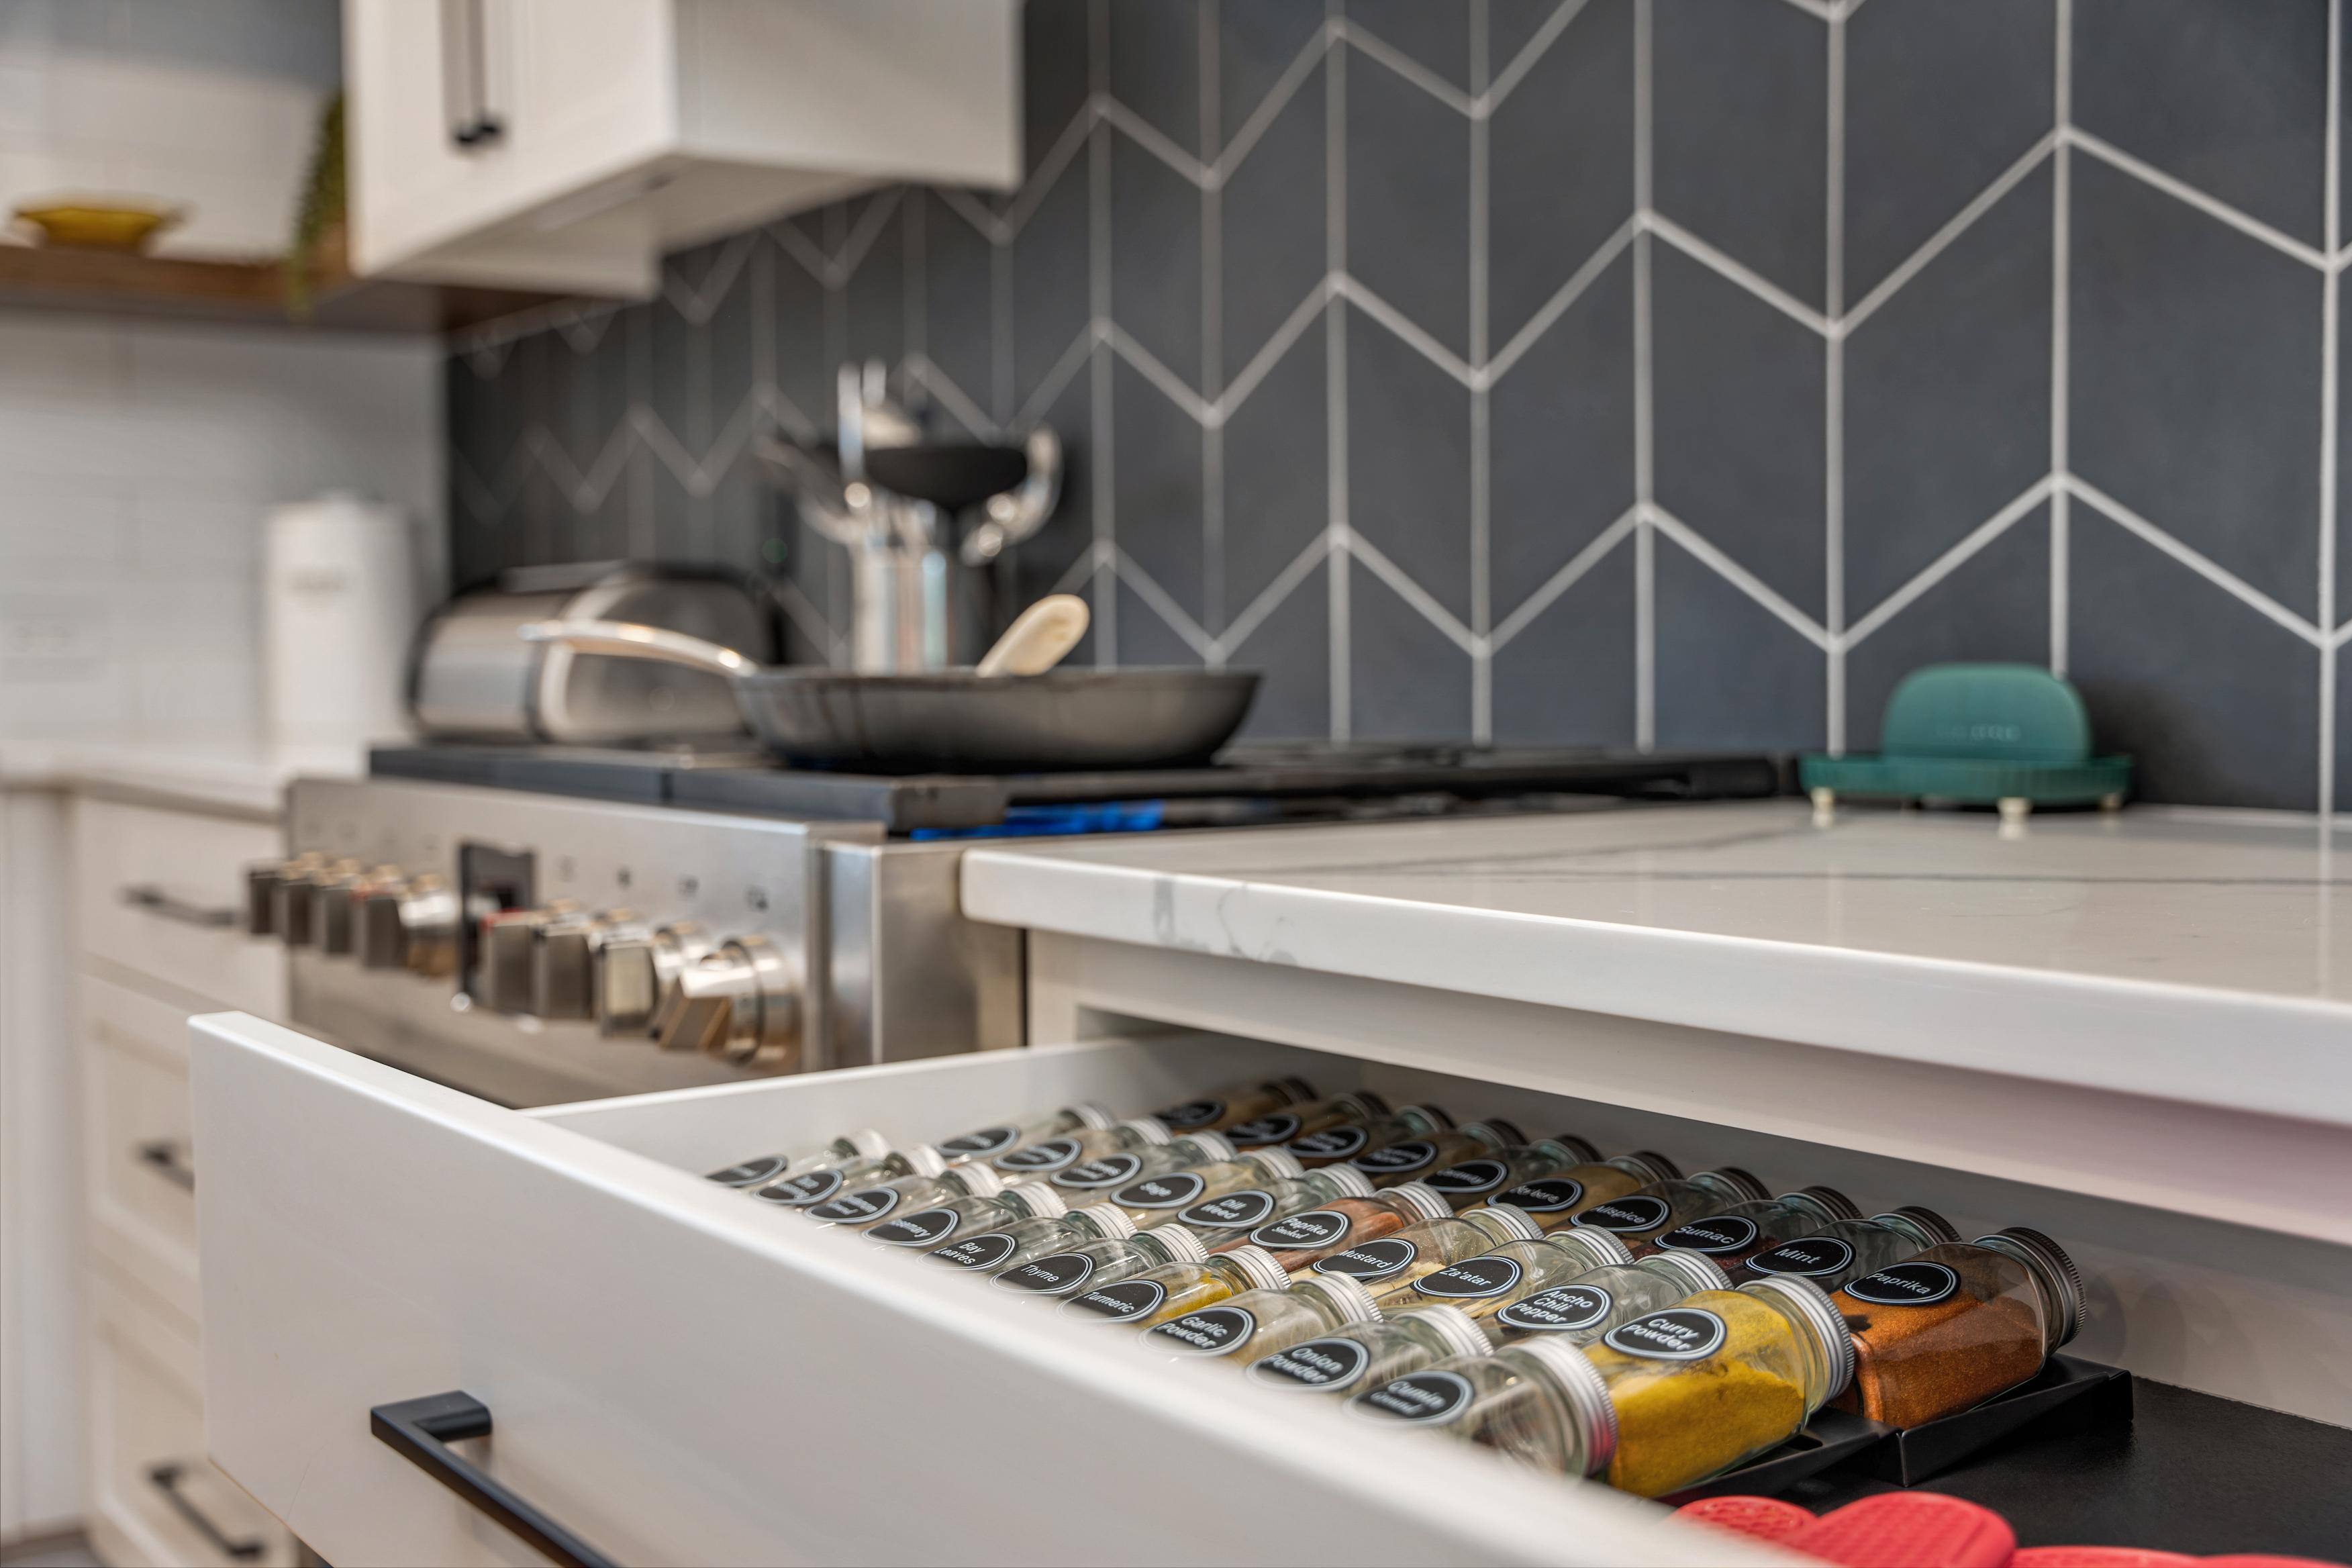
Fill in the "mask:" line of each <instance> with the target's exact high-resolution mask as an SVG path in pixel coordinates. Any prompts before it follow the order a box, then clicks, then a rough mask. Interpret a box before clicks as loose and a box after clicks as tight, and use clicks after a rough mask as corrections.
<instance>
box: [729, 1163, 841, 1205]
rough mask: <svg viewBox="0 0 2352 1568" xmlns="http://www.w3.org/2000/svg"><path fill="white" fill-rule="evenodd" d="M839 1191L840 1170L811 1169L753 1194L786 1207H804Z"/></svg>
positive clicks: (822, 1200)
mask: <svg viewBox="0 0 2352 1568" xmlns="http://www.w3.org/2000/svg"><path fill="white" fill-rule="evenodd" d="M839 1191H841V1173H840V1172H839V1171H810V1172H808V1173H805V1174H803V1175H798V1176H793V1177H791V1178H789V1179H788V1180H785V1181H781V1182H775V1183H772V1184H769V1185H767V1186H764V1187H761V1189H760V1190H759V1191H758V1192H756V1193H753V1194H751V1195H752V1196H753V1197H755V1198H764V1199H766V1200H767V1201H768V1202H770V1203H772V1204H782V1205H784V1206H785V1207H786V1208H795V1209H804V1208H807V1207H808V1206H809V1205H812V1204H821V1203H823V1202H824V1200H825V1199H827V1198H829V1197H831V1196H833V1194H835V1193H837V1192H839Z"/></svg>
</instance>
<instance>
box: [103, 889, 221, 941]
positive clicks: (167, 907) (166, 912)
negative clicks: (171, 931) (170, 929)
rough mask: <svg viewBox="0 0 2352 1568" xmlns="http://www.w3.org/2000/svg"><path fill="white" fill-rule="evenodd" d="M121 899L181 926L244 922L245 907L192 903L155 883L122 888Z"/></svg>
mask: <svg viewBox="0 0 2352 1568" xmlns="http://www.w3.org/2000/svg"><path fill="white" fill-rule="evenodd" d="M122 901H123V902H124V903H126V904H129V905H130V906H131V908H133V909H139V910H146V911H147V912H148V913H149V914H151V915H161V916H163V918H164V919H165V920H167V921H179V922H180V923H181V924H182V925H192V926H204V927H205V928H206V929H208V930H214V931H219V930H225V929H226V928H227V927H229V926H233V925H241V924H243V923H244V921H245V911H244V910H233V909H214V908H211V907H209V906H207V905H205V904H192V903H188V902H187V901H185V900H181V899H175V898H173V897H172V895H171V894H169V893H167V892H165V891H164V890H163V889H161V888H158V887H156V886H154V885H153V884H152V883H147V882H142V883H139V884H138V885H136V886H133V887H129V888H125V889H122Z"/></svg>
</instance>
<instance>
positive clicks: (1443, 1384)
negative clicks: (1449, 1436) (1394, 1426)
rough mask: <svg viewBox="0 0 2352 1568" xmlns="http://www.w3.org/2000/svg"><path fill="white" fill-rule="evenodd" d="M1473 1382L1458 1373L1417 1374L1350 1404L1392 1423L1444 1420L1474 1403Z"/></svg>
mask: <svg viewBox="0 0 2352 1568" xmlns="http://www.w3.org/2000/svg"><path fill="white" fill-rule="evenodd" d="M1470 1394H1471V1389H1470V1380H1469V1379H1468V1378H1466V1377H1465V1376H1463V1375H1462V1374H1461V1373H1458V1372H1413V1373H1406V1374H1405V1375H1404V1376H1402V1377H1400V1378H1395V1379H1393V1380H1391V1381H1390V1382H1388V1383H1384V1384H1381V1386H1380V1387H1378V1388H1375V1389H1374V1390H1372V1391H1371V1392H1370V1394H1360V1395H1359V1396H1358V1397H1356V1398H1355V1399H1352V1400H1350V1401H1349V1403H1348V1408H1349V1409H1350V1410H1352V1411H1354V1412H1355V1413H1356V1414H1357V1415H1370V1416H1376V1417H1379V1418H1381V1419H1384V1420H1389V1421H1444V1420H1445V1419H1447V1418H1448V1417H1450V1416H1454V1415H1460V1414H1461V1413H1462V1412H1463V1410H1464V1409H1465V1408H1466V1407H1467V1406H1468V1405H1469V1403H1470Z"/></svg>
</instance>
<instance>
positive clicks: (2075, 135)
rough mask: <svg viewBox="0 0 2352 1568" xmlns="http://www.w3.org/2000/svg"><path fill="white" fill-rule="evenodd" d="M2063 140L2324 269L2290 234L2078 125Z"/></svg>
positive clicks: (2315, 254) (2322, 261) (2317, 255)
mask: <svg viewBox="0 0 2352 1568" xmlns="http://www.w3.org/2000/svg"><path fill="white" fill-rule="evenodd" d="M2066 141H2067V142H2068V144H2069V145H2071V146H2075V147H2080V148H2081V149H2082V150H2083V151H2084V152H2085V153H2090V154H2091V155H2092V156H2093V157H2095V158H2097V159H2099V160H2100V161H2101V162H2103V163H2111V164H2113V165H2114V166H2115V167H2116V168H2118V169H2121V170H2122V171H2123V172H2124V173H2125V174H2129V175H2131V176H2132V177H2133V178H2135V179H2137V180H2138V181H2140V182H2141V183H2142V184H2149V185H2154V186H2155V187H2156V188H2157V189H2158V190H2159V191H2162V192H2163V193H2164V194H2165V195H2168V196H2171V197H2173V198H2174V199H2176V200H2179V201H2183V202H2186V203H2188V204H2189V205H2190V206H2192V207H2195V208H2196V209H2197V210H2198V211H2199V212H2201V213H2203V214H2204V215H2205V216H2208V217H2210V218H2215V219H2218V220H2219V221H2221V222H2222V223H2225V224H2228V225H2229V226H2231V228H2234V229H2236V230H2237V231H2238V232H2239V233H2241V234H2243V235H2247V236H2250V237H2252V238H2255V239H2259V240H2261V241H2262V242H2263V244H2264V245H2267V246H2269V247H2271V248H2272V249H2273V250H2278V251H2283V252H2284V253H2285V254H2287V255H2289V256H2292V257H2294V258H2295V259H2296V260H2297V261H2300V262H2302V263H2303V264H2304V265H2305V266H2306V267H2316V268H2322V269H2325V268H2326V267H2327V258H2326V257H2325V256H2323V255H2321V254H2320V253H2319V252H2318V251H2316V250H2314V249H2313V248H2312V247H2310V246H2308V245H2305V243H2304V242H2303V241H2301V240H2299V239H2297V238H2295V237H2294V236H2293V235H2290V234H2282V233H2280V232H2279V231H2278V230H2277V229H2274V228H2273V227H2272V226H2270V225H2268V224H2266V223H2264V222H2263V221H2262V220H2261V219H2260V218H2255V217H2249V216H2246V215H2245V214H2244V213H2242V212H2240V211H2239V210H2238V209H2237V208H2235V207H2233V206H2231V205H2229V204H2228V203H2227V202H2223V201H2221V200H2219V199H2217V198H2215V197H2213V196H2209V195H2206V194H2205V193H2204V192H2203V191H2200V190H2199V189H2198V188H2197V187H2196V186H2194V185H2192V184H2189V183H2188V182H2187V181H2186V180H2181V179H2178V178H2176V177H2174V176H2173V175H2170V174H2166V173H2165V172H2164V171H2163V170H2161V169H2159V168H2158V167H2157V166H2156V165H2155V164H2153V163H2142V162H2141V161H2140V160H2139V159H2137V158H2135V157H2133V156H2132V155H2131V154H2130V153H2126V152H2125V151H2124V150H2123V149H2122V148H2120V147H2117V146H2116V145H2115V144H2114V143H2112V142H2106V141H2105V140H2102V139H2101V138H2099V137H2097V136H2094V135H2093V134H2091V132H2087V131H2085V130H2084V129H2083V128H2082V127H2081V126H2079V125H2069V126H2067V127H2066Z"/></svg>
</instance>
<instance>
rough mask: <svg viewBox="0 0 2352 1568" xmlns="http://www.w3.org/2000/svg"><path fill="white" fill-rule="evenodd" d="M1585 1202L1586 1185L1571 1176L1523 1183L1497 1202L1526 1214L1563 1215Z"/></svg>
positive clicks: (1546, 1177) (1550, 1177)
mask: <svg viewBox="0 0 2352 1568" xmlns="http://www.w3.org/2000/svg"><path fill="white" fill-rule="evenodd" d="M1583 1201H1584V1184H1583V1183H1582V1182H1580V1181H1577V1180H1575V1179H1573V1178H1572V1177H1569V1176H1545V1177H1543V1178H1542V1179H1541V1180H1539V1181H1533V1182H1521V1183H1520V1184H1518V1185H1517V1186H1516V1187H1513V1188H1512V1189H1511V1190H1510V1191H1509V1192H1507V1193H1505V1194H1503V1195H1502V1196H1501V1197H1500V1198H1497V1199H1496V1202H1497V1203H1506V1204H1508V1205H1511V1206H1512V1207H1513V1208H1515V1209H1517V1210H1519V1211H1520V1212H1522V1213H1524V1214H1562V1213H1565V1212H1566V1211H1567V1210H1569V1209H1572V1208H1574V1207H1575V1206H1576V1205H1579V1204H1580V1203H1582V1202H1583Z"/></svg>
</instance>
